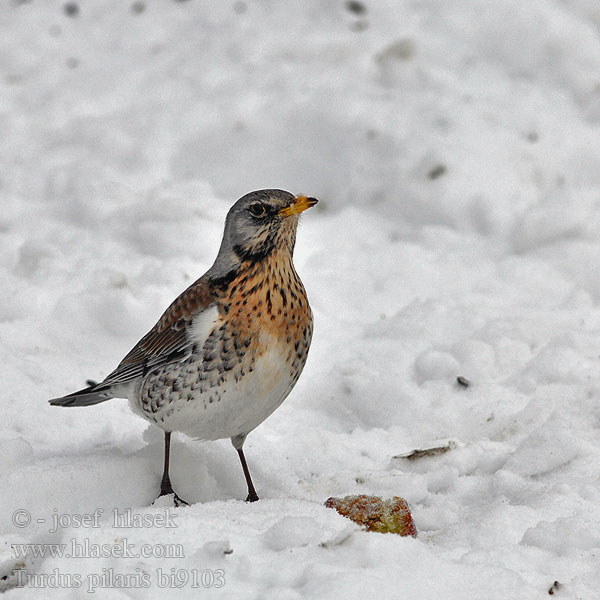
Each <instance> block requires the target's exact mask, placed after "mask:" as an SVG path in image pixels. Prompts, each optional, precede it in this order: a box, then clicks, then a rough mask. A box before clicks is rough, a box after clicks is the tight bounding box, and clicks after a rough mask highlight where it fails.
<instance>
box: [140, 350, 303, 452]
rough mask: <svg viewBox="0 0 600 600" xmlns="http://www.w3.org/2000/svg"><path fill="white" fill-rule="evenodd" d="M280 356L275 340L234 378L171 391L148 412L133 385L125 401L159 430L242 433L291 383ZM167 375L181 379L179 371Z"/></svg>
mask: <svg viewBox="0 0 600 600" xmlns="http://www.w3.org/2000/svg"><path fill="white" fill-rule="evenodd" d="M286 357H287V351H286V354H284V353H283V352H282V351H281V350H280V346H279V345H271V346H269V345H267V350H266V351H265V352H264V354H262V356H260V357H258V358H257V359H256V362H255V367H254V369H253V370H252V372H249V373H246V374H245V375H244V376H243V377H240V378H239V380H238V381H236V378H235V375H234V373H233V372H231V371H230V372H228V373H226V374H225V381H224V382H222V383H220V384H219V385H218V386H216V387H211V388H209V389H207V390H204V391H200V390H198V389H197V390H195V391H193V392H191V394H190V393H187V391H186V390H184V393H182V394H179V395H178V394H172V393H171V395H170V397H169V402H165V403H164V404H162V405H161V406H158V407H156V408H155V410H154V411H152V412H149V411H144V410H142V409H141V407H140V403H139V399H138V397H137V396H138V394H139V390H138V394H136V395H135V396H136V397H135V398H133V399H132V401H130V404H131V406H132V409H133V410H134V411H135V412H136V413H137V414H140V415H141V416H143V417H144V418H145V419H148V420H149V421H151V422H153V423H156V424H157V425H158V426H159V427H161V428H162V429H164V430H165V431H181V432H183V433H185V434H187V435H189V436H191V437H193V438H196V439H199V440H217V439H222V438H231V437H235V436H244V435H246V434H248V433H249V432H250V431H252V430H253V429H254V428H256V427H257V426H258V425H260V424H261V423H262V422H263V421H264V420H265V419H266V418H267V417H268V416H269V415H270V414H271V413H272V412H273V411H274V410H275V409H276V408H277V407H278V406H279V405H280V404H281V403H282V402H283V400H285V398H286V397H287V395H288V394H289V393H290V391H291V390H292V388H293V386H294V384H295V383H296V380H297V376H295V377H294V375H292V370H291V369H290V365H289V364H288V362H287V361H286ZM298 375H299V373H298ZM173 376H176V377H184V378H185V375H184V374H183V373H182V372H181V371H179V372H173ZM190 395H191V396H192V397H191V399H190Z"/></svg>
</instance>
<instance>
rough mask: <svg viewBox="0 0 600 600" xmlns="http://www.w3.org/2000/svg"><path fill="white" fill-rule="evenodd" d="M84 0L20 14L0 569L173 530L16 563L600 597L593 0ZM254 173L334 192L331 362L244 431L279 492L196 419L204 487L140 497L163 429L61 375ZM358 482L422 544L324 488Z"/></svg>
mask: <svg viewBox="0 0 600 600" xmlns="http://www.w3.org/2000/svg"><path fill="white" fill-rule="evenodd" d="M63 4H64V3H63V2H54V1H47V2H23V1H17V0H14V1H11V2H7V3H5V4H4V6H3V7H2V9H1V10H0V32H1V35H0V40H1V42H0V47H1V50H2V51H1V52H0V73H1V77H2V83H3V85H2V90H3V91H2V94H0V131H2V135H1V136H0V164H2V170H1V171H0V205H1V208H2V210H1V211H0V247H1V248H2V251H1V252H0V282H1V285H0V352H1V357H2V360H1V361H0V381H2V395H1V396H0V398H1V400H0V401H1V402H2V406H3V407H4V410H3V413H2V416H3V425H2V429H1V432H0V464H1V466H2V485H1V490H2V493H1V495H0V571H1V573H0V577H1V576H2V575H3V574H7V573H10V571H11V570H12V568H13V567H14V566H15V565H16V564H19V560H17V559H16V558H15V555H14V550H13V549H11V544H17V543H30V544H33V543H40V544H55V543H65V544H67V552H69V547H70V545H71V544H72V540H75V543H77V544H83V543H84V541H86V540H87V543H88V544H109V545H114V544H122V543H123V540H124V539H125V540H126V543H128V544H135V545H136V548H139V547H141V546H142V544H151V545H153V546H152V547H154V549H155V551H157V552H159V551H160V548H159V546H157V545H159V544H179V545H181V547H182V549H183V556H181V557H179V558H166V557H147V558H145V557H139V558H131V557H117V556H105V557H101V558H85V557H74V556H71V557H66V556H65V557H63V558H58V557H56V558H53V557H51V556H47V557H46V558H43V559H42V558H31V557H30V558H28V559H27V560H25V559H21V566H22V564H23V563H24V564H25V566H26V568H27V571H28V573H29V574H31V575H37V576H39V577H38V579H37V583H38V585H37V587H36V588H35V589H34V587H35V586H34V584H35V583H36V580H35V579H33V578H32V579H30V580H29V584H30V587H29V588H27V587H25V588H12V589H8V591H6V598H9V599H13V598H14V599H19V598H30V597H31V594H32V593H34V594H38V595H40V597H44V598H48V599H55V598H56V599H63V598H64V599H71V598H84V597H89V596H90V594H89V593H88V589H89V588H90V584H97V585H96V586H95V590H96V593H98V594H100V596H99V597H102V598H108V599H111V598H115V599H127V598H133V599H137V598H160V597H164V596H165V594H167V595H168V597H177V598H192V597H197V596H198V595H199V594H202V595H203V597H205V598H239V597H244V598H246V599H248V600H251V599H253V598H261V599H268V598H273V599H275V598H277V599H278V600H279V599H300V598H324V599H325V598H350V599H352V598H370V597H377V598H390V599H391V598H411V599H421V598H422V599H437V598H444V599H452V598H456V599H461V600H464V599H470V598H473V599H478V598H489V599H494V598H498V599H500V598H502V599H505V598H522V599H528V598H540V597H544V596H545V595H547V593H548V590H549V589H550V588H551V586H552V585H553V583H554V581H558V582H559V584H560V585H559V586H555V587H554V589H553V592H554V594H555V595H556V596H557V597H565V598H593V597H597V595H598V589H599V588H600V571H599V570H598V552H599V550H600V529H599V525H598V523H599V522H600V402H599V399H600V358H599V356H600V354H599V351H598V341H599V339H600V276H599V275H600V271H599V267H598V265H599V259H600V144H598V128H599V127H600V85H599V80H598V73H600V9H599V8H598V6H597V3H596V2H594V1H593V0H562V1H558V0H531V1H530V2H519V1H517V0H490V1H489V2H486V3H483V4H482V3H475V2H470V1H468V0H455V1H453V2H443V1H440V0H420V1H418V2H402V3H400V2H397V1H396V0H378V1H377V2H366V1H365V2H364V6H365V8H366V11H364V12H362V13H360V11H359V12H358V13H357V12H353V11H352V10H350V9H349V8H348V5H347V4H346V3H344V2H343V1H336V2H330V1H327V2H323V1H316V0H309V1H304V2H300V1H292V2H285V3H283V2H282V3H275V2H268V1H267V0H263V1H258V0H257V1H251V0H246V1H245V2H241V1H238V2H220V3H210V5H209V4H208V3H200V2H197V1H193V0H190V1H188V2H175V1H166V0H165V1H164V2H154V3H151V2H148V1H145V2H144V1H137V2H131V3H124V2H116V1H115V0H97V1H95V2H89V3H83V2H82V3H81V4H79V5H78V6H79V11H78V12H77V11H75V13H74V14H71V15H69V14H67V12H69V11H66V10H65V8H64V6H63ZM70 12H71V13H73V10H71V11H70ZM266 187H280V188H283V189H288V190H290V191H292V192H294V193H306V194H309V195H311V196H315V197H318V198H319V199H320V203H319V205H318V206H316V207H315V208H313V209H312V210H310V211H308V212H307V213H305V214H304V215H303V217H302V222H301V226H300V229H299V232H298V243H297V249H296V256H295V262H296V266H297V269H298V271H299V273H300V275H301V277H302V279H303V281H304V284H305V287H306V289H307V291H308V294H309V297H310V300H311V305H312V308H313V312H314V314H315V333H314V338H313V344H312V348H311V351H310V354H309V359H308V362H307V365H306V368H305V371H304V373H303V374H302V377H301V378H300V381H299V383H298V384H297V386H296V388H295V389H294V391H293V392H292V394H291V395H290V397H289V398H288V399H287V400H286V402H285V403H284V404H283V406H282V407H281V408H280V409H278V410H277V411H276V412H275V413H274V414H273V415H272V416H271V417H270V418H269V419H267V421H265V422H264V423H263V424H262V425H261V426H260V427H259V428H258V429H257V430H256V431H254V432H253V433H252V434H251V435H250V436H249V437H248V441H247V443H246V445H245V450H246V456H247V459H248V462H249V465H250V469H251V470H252V473H253V476H254V481H255V484H256V486H257V491H258V493H259V495H260V496H261V501H259V502H257V503H253V504H246V503H245V502H243V498H245V495H246V490H245V484H244V479H243V475H242V472H241V468H240V466H239V464H238V459H237V456H236V453H235V452H234V450H233V449H232V447H231V444H230V442H229V441H228V440H221V441H218V442H206V443H198V442H194V441H191V440H190V439H188V438H185V437H184V436H182V435H176V436H174V440H173V444H172V480H173V485H174V487H175V489H176V490H177V491H178V493H179V494H180V495H181V496H182V497H183V498H185V499H187V500H188V501H191V502H193V504H192V506H190V507H182V508H179V509H171V508H166V507H165V506H161V505H157V506H154V507H153V506H150V504H151V502H152V500H153V499H154V497H155V495H156V493H157V491H158V488H159V482H160V476H161V469H162V449H163V448H162V435H161V433H160V432H159V431H158V430H155V429H150V428H149V427H148V425H147V424H146V422H144V421H143V420H141V419H139V418H137V417H136V416H134V415H133V414H131V412H130V411H129V409H128V407H127V402H126V401H119V400H115V401H111V402H110V403H105V404H102V405H99V406H95V407H89V408H82V409H57V408H55V407H50V406H49V405H48V404H47V402H46V401H47V399H49V398H52V397H56V396H60V395H62V394H65V393H68V392H72V391H74V390H76V389H79V388H81V387H83V386H84V384H85V380H86V378H88V377H89V378H93V379H100V378H102V377H104V376H105V375H107V374H108V373H109V372H110V371H111V370H112V369H113V368H114V367H115V366H116V364H117V363H118V362H119V360H120V359H121V358H122V357H123V356H124V355H125V354H126V352H127V351H128V350H129V349H130V348H131V347H132V345H133V344H134V343H135V342H136V341H137V340H138V339H139V338H140V337H141V336H142V335H143V334H144V333H145V332H146V331H147V330H148V329H149V328H150V327H151V326H152V325H153V324H154V322H155V321H156V319H157V318H158V317H159V316H160V314H161V313H162V311H163V310H164V308H165V307H166V306H167V305H168V304H169V302H170V301H171V300H172V299H173V298H174V297H175V296H176V294H178V293H179V292H181V291H182V290H183V289H185V287H187V285H189V283H190V282H191V281H193V280H194V279H195V278H196V277H198V276H200V275H201V274H202V273H204V271H205V270H206V269H207V268H208V267H209V266H210V264H211V263H212V261H213V259H214V257H215V255H216V252H217V249H218V245H219V242H220V236H221V233H222V227H223V220H224V217H225V214H226V212H227V210H228V208H229V206H230V205H231V204H233V202H234V201H235V200H236V199H237V198H238V197H240V196H241V195H243V194H244V193H246V192H248V191H251V190H253V189H260V188H266ZM458 376H462V377H465V378H466V379H467V380H469V381H470V385H469V386H468V387H465V386H462V385H459V384H458V383H457V380H456V378H457V377H458ZM448 442H453V444H452V447H451V449H450V450H449V451H448V452H444V453H441V454H438V455H436V456H432V457H424V458H420V459H417V460H407V459H406V458H402V457H401V456H402V455H405V454H408V453H410V452H411V451H412V450H414V449H425V448H432V447H439V446H444V445H447V444H448ZM362 493H366V494H376V495H380V496H382V497H392V496H402V497H404V498H406V500H407V501H408V503H409V504H410V506H411V509H412V512H413V517H414V520H415V525H416V527H417V529H418V531H419V535H418V537H417V538H416V539H413V538H400V537H398V536H394V535H390V534H376V533H367V532H364V531H361V530H360V529H359V528H358V526H356V525H354V524H352V523H351V522H350V521H348V520H346V519H344V518H342V517H341V516H339V515H337V514H336V513H335V512H334V511H333V510H331V509H327V508H325V507H324V506H323V503H324V501H325V500H326V499H327V498H328V497H330V496H343V495H346V494H362ZM96 509H102V511H103V513H102V517H101V519H100V522H99V525H100V526H99V527H81V526H80V527H77V526H75V525H74V524H72V523H71V524H68V521H69V518H70V516H72V515H91V514H93V513H94V511H95V510H96ZM127 509H131V510H132V511H133V512H134V513H135V514H140V515H145V516H148V517H149V518H151V519H152V518H155V517H156V518H159V517H164V516H165V514H169V515H170V514H173V515H176V519H175V522H176V524H177V526H176V527H172V528H166V527H159V526H157V525H154V526H150V527H133V528H127V529H122V528H121V529H120V528H116V527H114V523H113V511H114V510H118V511H120V512H123V511H126V510H127ZM19 511H21V512H19ZM23 511H24V512H23ZM165 511H167V513H165ZM27 515H30V518H31V522H30V523H28V524H27V525H24V526H23V523H24V521H19V519H26V518H27ZM56 515H64V516H65V517H64V518H65V523H67V524H66V525H65V526H61V527H58V528H56V531H54V532H52V531H51V530H52V529H53V527H52V520H53V518H54V517H55V516H56ZM15 520H16V522H17V523H18V524H19V525H21V526H17V525H15ZM38 520H41V521H43V522H38ZM153 522H154V521H153ZM155 522H156V523H158V521H155ZM157 548H158V550H156V549H157ZM175 549H176V548H175ZM113 554H114V552H113ZM172 569H173V570H172ZM203 574H204V575H203ZM51 575H54V580H52V579H50V576H51ZM59 575H61V576H63V579H62V580H59V577H58V576H59ZM67 575H69V576H71V580H68V579H65V578H64V577H66V576H67ZM76 575H77V576H78V577H79V580H80V586H79V587H73V586H71V587H70V586H69V585H68V584H69V583H71V584H73V583H74V579H73V578H74V577H75V576H76ZM103 575H104V579H102V576H103ZM117 575H119V576H130V577H131V579H130V580H129V583H130V584H131V585H129V586H128V587H127V586H123V585H121V586H119V585H117V584H115V581H116V580H115V577H116V576H117ZM160 575H162V576H164V577H166V578H167V579H164V577H163V579H162V580H161V579H160ZM43 576H45V577H46V579H44V577H43ZM134 576H137V578H138V579H137V580H136V579H135V578H134ZM146 576H147V577H148V579H149V585H147V586H145V585H144V582H145V581H146V580H145V579H144V577H146ZM169 576H170V577H171V579H169V578H168V577H169ZM203 576H204V577H205V579H202V577H203ZM221 576H222V577H223V581H224V585H222V586H220V587H217V583H218V582H219V581H220V577H221ZM111 577H112V580H111ZM194 577H196V580H194V579H193V578H194ZM211 577H212V579H211V580H210V581H209V580H208V579H207V578H211ZM161 581H162V583H163V584H164V586H163V587H160V586H159V583H161ZM165 581H166V583H165ZM194 582H195V583H196V584H198V585H197V587H193V585H192V584H193V583H194ZM13 583H14V581H13ZM111 583H112V585H111ZM10 584H11V581H10V580H9V581H3V580H1V579H0V589H3V588H9V587H10ZM32 590H33V591H32Z"/></svg>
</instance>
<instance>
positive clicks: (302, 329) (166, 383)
mask: <svg viewBox="0 0 600 600" xmlns="http://www.w3.org/2000/svg"><path fill="white" fill-rule="evenodd" d="M317 202H318V200H317V199H316V198H312V197H307V196H304V195H297V196H295V195H293V194H291V193H290V192H286V191H283V190H279V189H265V190H258V191H254V192H250V193H248V194H246V195H245V196H242V197H241V198H240V199H239V200H238V201H237V202H235V204H234V205H233V206H232V207H231V209H230V210H229V212H228V213H227V217H226V219H225V229H224V232H223V238H222V241H221V245H220V248H219V251H218V253H217V257H216V259H215V261H214V263H213V265H212V266H211V267H210V269H208V271H207V272H206V273H205V274H204V275H202V277H200V278H199V279H198V280H196V281H195V282H194V283H192V284H191V285H190V286H189V287H188V288H187V289H186V290H185V291H183V292H182V293H181V294H180V295H179V296H178V297H177V298H176V299H175V300H174V301H173V302H172V304H171V305H170V306H169V307H168V308H167V309H166V310H165V312H164V313H163V314H162V316H161V317H160V319H159V320H158V322H157V323H156V324H155V325H154V327H152V329H150V331H149V332H148V333H147V334H146V335H144V337H142V338H141V339H140V340H139V342H138V343H137V344H136V345H135V346H134V347H133V349H132V350H131V351H130V352H129V353H128V354H127V355H126V356H125V357H124V358H123V360H122V361H121V362H120V363H119V365H118V366H117V368H116V369H115V370H114V371H112V372H111V373H110V374H109V375H108V376H107V377H106V378H105V379H104V380H103V381H100V382H98V383H95V382H93V381H89V380H88V382H87V383H88V384H90V385H89V386H88V387H86V388H85V389H82V390H79V391H77V392H73V393H71V394H68V395H66V396H63V397H60V398H54V399H52V400H49V402H50V404H51V405H53V406H62V407H80V406H81V407H82V406H92V405H95V404H99V403H101V402H105V401H107V400H110V399H111V398H127V399H128V401H129V406H130V408H131V409H132V411H133V412H134V413H136V414H137V415H139V416H141V417H142V418H144V419H146V420H147V421H149V422H150V423H152V424H154V425H156V426H158V427H159V428H160V429H162V430H163V432H164V463H163V476H162V480H161V486H160V493H159V495H158V498H160V497H161V496H169V497H170V498H171V499H172V501H173V503H174V505H175V506H181V505H187V504H188V503H187V502H186V501H184V500H182V499H181V497H180V496H179V495H178V494H177V493H176V492H175V491H174V490H173V486H172V484H171V480H170V476H169V462H170V445H171V434H172V433H173V432H182V433H184V434H186V435H188V436H189V437H191V438H193V439H196V440H218V439H226V438H230V439H231V442H232V444H233V447H234V448H235V450H236V451H237V453H238V456H239V459H240V462H241V466H242V470H243V473H244V477H245V480H246V485H247V487H248V496H247V498H246V501H247V502H254V501H256V500H258V499H259V498H258V494H257V492H256V489H255V487H254V484H253V482H252V477H251V476H250V471H249V469H248V464H247V462H246V458H245V455H244V451H243V446H244V442H245V440H246V437H247V435H248V434H249V433H250V432H251V431H253V430H254V429H255V428H256V427H258V425H260V424H261V423H262V422H263V421H264V420H265V419H266V418H267V417H268V416H269V415H270V414H272V413H273V411H275V410H276V409H277V408H278V407H279V406H280V405H281V403H282V402H283V401H284V400H285V398H286V397H287V396H288V394H289V393H290V392H291V391H292V388H293V387H294V386H295V384H296V382H297V381H298V378H299V377H300V374H301V372H302V370H303V368H304V365H305V362H306V359H307V355H308V350H309V347H310V344H311V340H312V334H313V315H312V310H311V307H310V304H309V302H308V297H307V294H306V290H305V288H304V285H303V284H302V281H301V280H300V277H299V276H298V274H297V272H296V269H295V268H294V263H293V253H294V246H295V243H296V231H297V226H298V220H299V216H300V214H301V213H302V212H304V211H305V210H307V209H309V208H311V207H312V206H314V205H315V204H317ZM158 498H157V499H158Z"/></svg>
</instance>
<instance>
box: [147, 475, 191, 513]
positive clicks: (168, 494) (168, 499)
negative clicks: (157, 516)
mask: <svg viewBox="0 0 600 600" xmlns="http://www.w3.org/2000/svg"><path fill="white" fill-rule="evenodd" d="M161 498H164V500H161ZM157 503H158V504H157ZM171 503H172V504H173V506H174V507H175V508H179V507H180V506H189V505H190V504H189V502H186V501H185V500H183V499H182V498H180V497H179V496H178V495H177V494H176V493H175V491H174V490H173V486H171V480H170V479H169V478H168V477H167V478H165V479H163V480H162V481H161V484H160V494H159V495H158V498H157V499H156V500H155V501H154V502H153V503H152V506H158V505H160V506H167V505H169V504H171Z"/></svg>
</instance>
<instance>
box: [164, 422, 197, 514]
mask: <svg viewBox="0 0 600 600" xmlns="http://www.w3.org/2000/svg"><path fill="white" fill-rule="evenodd" d="M170 452H171V432H170V431H165V466H164V470H163V476H162V481H161V482H160V494H159V495H158V497H159V498H160V497H161V496H169V495H171V494H173V503H174V504H175V506H177V507H179V506H181V505H182V504H183V505H185V506H189V504H188V503H187V502H186V501H185V500H182V499H181V498H180V497H179V496H178V495H177V494H176V493H175V492H174V491H173V486H172V485H171V478H170V477H169V455H170Z"/></svg>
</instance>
